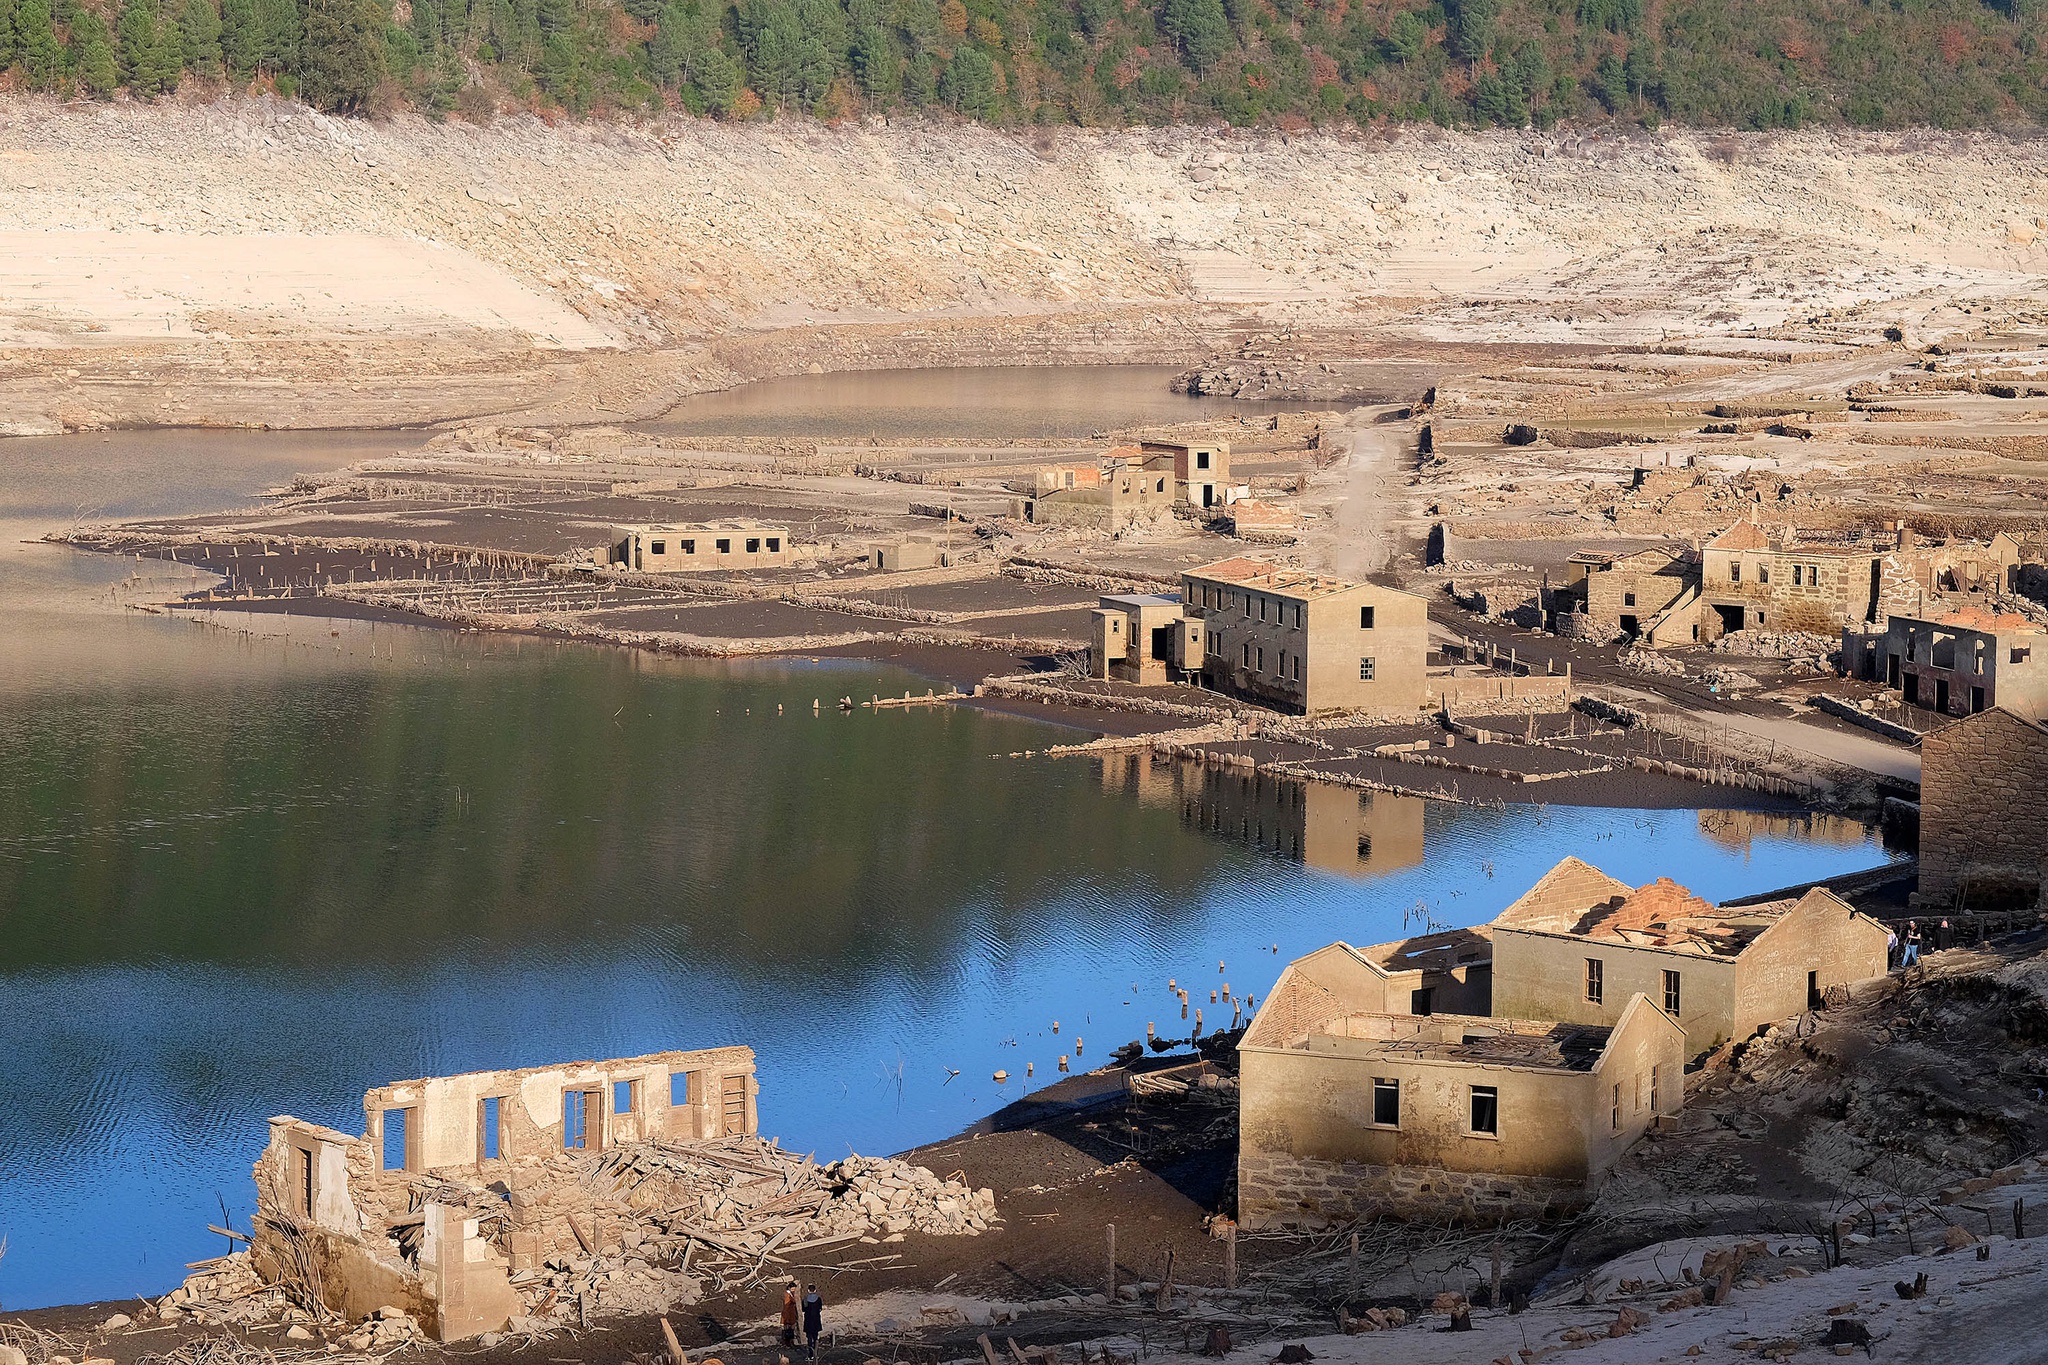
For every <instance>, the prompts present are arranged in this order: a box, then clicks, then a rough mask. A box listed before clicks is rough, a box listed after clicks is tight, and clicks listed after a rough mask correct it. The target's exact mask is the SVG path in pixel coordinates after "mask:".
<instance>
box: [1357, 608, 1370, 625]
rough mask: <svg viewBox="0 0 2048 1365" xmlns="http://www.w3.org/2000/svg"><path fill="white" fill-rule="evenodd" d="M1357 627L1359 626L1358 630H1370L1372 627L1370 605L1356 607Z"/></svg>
mask: <svg viewBox="0 0 2048 1365" xmlns="http://www.w3.org/2000/svg"><path fill="white" fill-rule="evenodd" d="M1358 628H1359V629H1360V630H1371V629H1372V608H1371V607H1360V608H1359V609H1358Z"/></svg>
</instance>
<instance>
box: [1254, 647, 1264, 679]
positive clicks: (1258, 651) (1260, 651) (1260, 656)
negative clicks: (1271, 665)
mask: <svg viewBox="0 0 2048 1365" xmlns="http://www.w3.org/2000/svg"><path fill="white" fill-rule="evenodd" d="M1252 657H1253V658H1255V659H1257V660H1258V661H1259V670H1258V671H1259V672H1261V673H1264V672H1265V671H1266V647H1265V646H1264V645H1259V646H1258V647H1256V648H1255V649H1253V650H1252Z"/></svg>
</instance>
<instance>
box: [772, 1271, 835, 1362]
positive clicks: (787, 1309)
mask: <svg viewBox="0 0 2048 1365" xmlns="http://www.w3.org/2000/svg"><path fill="white" fill-rule="evenodd" d="M799 1320H801V1321H802V1323H803V1329H804V1350H805V1352H806V1353H808V1354H809V1356H810V1357H811V1359H813V1360H815V1359H817V1357H818V1338H819V1337H821V1336H823V1335H824V1334H825V1300H824V1298H823V1297H821V1296H820V1295H819V1293H818V1286H816V1285H814V1284H813V1285H807V1286H805V1293H804V1294H803V1296H802V1297H801V1298H799V1297H798V1296H797V1292H796V1281H795V1280H791V1281H790V1282H789V1288H787V1289H785V1290H783V1291H782V1344H783V1345H784V1346H791V1347H793V1346H795V1345H796V1329H797V1323H798V1321H799Z"/></svg>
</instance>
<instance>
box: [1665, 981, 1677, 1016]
mask: <svg viewBox="0 0 2048 1365" xmlns="http://www.w3.org/2000/svg"><path fill="white" fill-rule="evenodd" d="M1678 1002H1679V995H1678V973H1677V972H1666V973H1664V1012H1665V1013H1666V1014H1668V1015H1670V1016H1671V1017H1672V1018H1673V1019H1676V1018H1677V1017H1678Z"/></svg>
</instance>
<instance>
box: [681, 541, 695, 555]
mask: <svg viewBox="0 0 2048 1365" xmlns="http://www.w3.org/2000/svg"><path fill="white" fill-rule="evenodd" d="M683 553H684V554H686V555H693V554H695V553H697V542H696V541H694V540H686V541H684V542H683Z"/></svg>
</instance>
